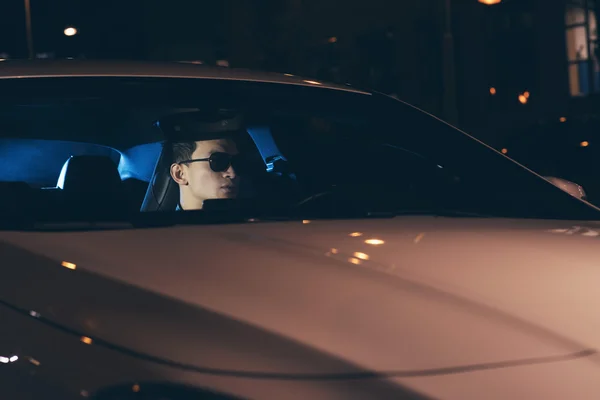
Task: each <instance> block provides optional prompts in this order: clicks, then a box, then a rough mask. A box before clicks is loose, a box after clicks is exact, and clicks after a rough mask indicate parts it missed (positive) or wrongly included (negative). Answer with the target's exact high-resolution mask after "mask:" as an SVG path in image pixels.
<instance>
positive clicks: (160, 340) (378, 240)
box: [0, 217, 600, 376]
mask: <svg viewBox="0 0 600 400" xmlns="http://www.w3.org/2000/svg"><path fill="white" fill-rule="evenodd" d="M596 229H598V231H597V230H596ZM599 232H600V227H599V226H598V225H597V224H595V223H589V224H586V225H585V226H582V225H581V223H578V224H576V223H572V222H565V221H524V220H520V221H518V220H499V219H481V220H479V219H453V218H435V217H398V218H393V219H382V220H352V221H301V222H300V221H299V222H285V223H282V222H277V223H271V222H264V223H263V222H257V223H248V224H239V225H204V226H179V227H168V228H155V229H128V230H112V231H108V230H107V231H87V232H2V233H0V240H1V241H2V243H1V244H0V246H1V247H2V251H1V254H2V255H3V262H2V263H1V266H0V270H1V271H2V275H3V279H2V285H3V288H2V291H1V292H0V300H1V301H2V302H4V303H5V304H7V305H10V306H13V307H17V308H19V309H20V310H24V311H27V312H31V315H32V316H36V317H40V318H43V319H46V320H47V321H49V322H51V323H53V324H57V325H59V326H60V327H62V328H64V329H69V330H71V331H73V332H77V333H79V334H81V335H84V336H86V337H89V338H90V341H91V340H94V341H97V342H99V343H104V344H107V345H110V346H113V347H116V348H120V349H123V350H124V351H129V352H132V353H134V354H137V355H140V356H144V357H154V358H156V359H159V360H163V361H168V362H172V363H175V364H177V365H182V366H187V367H190V368H199V369H202V368H206V369H210V370H211V371H238V372H239V371H241V372H245V373H256V374H312V375H313V376H314V375H319V374H325V375H326V374H344V373H348V374H352V373H356V372H357V371H365V370H368V371H375V372H377V373H389V374H393V373H397V372H399V371H404V373H409V374H410V373H414V374H417V375H418V374H419V373H423V374H428V373H431V371H440V370H452V369H458V370H461V369H462V370H468V369H470V368H471V369H472V368H478V367H481V368H485V367H486V366H490V365H510V363H515V364H520V363H523V362H546V361H548V362H550V361H552V360H557V359H561V357H569V356H578V355H581V354H585V353H586V352H588V351H590V349H595V348H598V347H600V338H598V335H597V332H598V331H599V330H600V317H598V314H597V312H596V311H595V309H594V307H591V305H593V304H597V303H598V302H599V301H600V291H599V290H598V282H600V247H599V246H598V241H599V240H600V233H599ZM592 351H593V350H592ZM307 354H308V356H307ZM311 354H312V355H311ZM323 354H325V355H327V356H328V357H327V359H323V357H321V358H319V357H318V356H317V355H323ZM411 371H413V372H411Z"/></svg>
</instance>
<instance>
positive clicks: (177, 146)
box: [163, 140, 196, 163]
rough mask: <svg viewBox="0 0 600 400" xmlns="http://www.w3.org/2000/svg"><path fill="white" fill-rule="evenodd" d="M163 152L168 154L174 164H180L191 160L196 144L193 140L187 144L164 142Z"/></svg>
mask: <svg viewBox="0 0 600 400" xmlns="http://www.w3.org/2000/svg"><path fill="white" fill-rule="evenodd" d="M163 148H164V151H165V152H168V153H170V154H169V155H170V158H171V160H172V161H173V162H174V163H180V162H182V161H187V160H189V159H191V158H192V154H194V151H196V142H195V141H193V140H190V141H187V142H170V141H167V142H165V144H164V146H163Z"/></svg>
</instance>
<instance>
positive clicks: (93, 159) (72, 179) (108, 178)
mask: <svg viewBox="0 0 600 400" xmlns="http://www.w3.org/2000/svg"><path fill="white" fill-rule="evenodd" d="M120 185H121V177H120V175H119V170H118V168H117V166H116V165H115V163H114V162H113V161H112V160H111V159H110V158H108V157H104V156H71V157H70V158H69V159H68V160H67V161H66V162H65V164H64V165H63V168H62V171H61V172H60V176H59V178H58V182H57V183H56V186H57V187H58V188H60V189H62V190H64V191H69V192H86V193H90V192H91V193H110V192H114V191H117V190H119V189H120Z"/></svg>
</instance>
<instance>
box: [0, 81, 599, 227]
mask: <svg viewBox="0 0 600 400" xmlns="http://www.w3.org/2000/svg"><path fill="white" fill-rule="evenodd" d="M0 86H3V87H4V89H6V90H4V91H2V93H14V94H15V95H11V96H7V95H3V96H0V102H1V103H2V104H3V107H2V111H1V112H0V118H2V120H3V123H4V126H5V127H7V129H5V130H4V131H1V132H0V154H8V153H10V148H11V146H16V145H18V144H19V143H25V142H27V143H34V142H35V141H40V140H43V141H45V143H50V144H51V145H50V146H47V147H46V148H45V150H44V152H42V153H43V154H39V158H38V160H39V161H40V162H41V163H42V164H43V163H46V164H47V165H48V166H50V165H56V166H59V165H60V166H62V167H61V168H63V170H64V171H62V172H64V174H65V179H64V187H63V185H61V187H56V188H55V189H56V190H53V191H39V190H37V191H35V190H34V191H33V192H31V193H30V196H31V198H32V203H31V204H32V206H31V207H32V210H38V209H40V210H43V212H44V213H46V215H45V218H49V217H50V218H51V219H52V218H54V219H59V220H60V219H61V218H70V217H69V215H71V216H72V215H73V213H75V214H77V215H79V216H80V217H82V216H86V215H87V214H90V213H91V214H94V213H97V212H99V211H101V214H102V215H104V216H111V215H116V214H119V215H122V214H127V213H129V214H130V213H131V212H138V211H143V212H145V213H146V214H149V215H152V214H155V213H154V212H155V211H177V210H178V211H189V210H204V211H206V212H208V211H209V210H212V209H215V207H216V209H220V210H222V209H225V210H228V207H230V206H231V205H232V204H234V203H235V204H238V203H239V202H240V201H242V200H253V201H254V203H255V204H268V205H269V207H270V209H272V210H273V211H272V213H273V214H274V215H275V214H277V216H279V217H294V218H296V217H299V216H301V212H312V213H317V215H318V216H319V217H323V218H334V217H347V216H350V217H362V216H368V215H370V213H371V212H375V211H377V212H387V213H390V214H394V213H395V212H405V211H414V212H419V211H421V212H436V211H439V210H443V211H456V212H460V213H476V214H483V215H490V216H498V217H511V218H560V219H595V218H596V212H597V210H596V209H594V208H592V207H590V206H589V205H587V204H585V203H583V202H580V201H579V200H577V199H574V198H572V197H571V196H569V195H568V194H566V193H564V192H563V191H561V190H559V189H557V188H555V187H554V186H553V185H552V184H550V183H549V182H547V181H545V180H543V179H541V178H540V177H538V176H536V175H535V174H533V173H531V172H529V171H527V170H526V169H525V168H523V167H522V166H520V165H518V164H516V163H514V162H512V161H511V160H509V159H508V158H506V157H504V156H503V155H501V154H500V153H498V152H496V151H494V150H493V149H491V148H489V147H487V146H485V145H484V144H482V143H480V142H478V141H476V140H474V139H473V138H472V137H470V136H468V135H466V134H464V133H463V132H460V131H458V130H456V129H454V128H452V127H450V126H448V125H447V124H445V123H443V122H441V121H439V120H437V119H436V118H434V117H432V116H430V115H427V114H425V113H423V112H421V111H419V110H416V109H414V108H413V107H411V106H408V105H406V104H404V103H401V102H399V101H396V100H393V99H391V98H387V97H383V96H378V95H372V94H365V93H358V92H353V91H344V90H331V89H323V88H319V87H314V88H307V87H301V86H294V85H276V84H266V83H257V82H238V81H213V80H195V79H155V78H152V79H149V78H145V79H144V78H137V79H132V78H130V79H124V78H70V79H66V78H64V79H42V78H40V79H35V80H20V81H18V82H17V81H14V82H11V81H10V80H8V81H4V82H0ZM9 89H10V90H9ZM17 89H18V90H17ZM33 105H35V107H33ZM40 127H44V129H40ZM8 128H10V129H8ZM23 141H25V142H23ZM72 143H78V145H77V146H79V147H77V146H75V147H74V145H72ZM81 146H83V147H81ZM82 148H85V149H86V150H85V151H83V150H81V149H82ZM100 149H102V150H100ZM107 149H108V150H107ZM11 154H12V157H13V158H15V157H16V158H15V160H14V161H16V163H17V164H18V165H19V166H20V168H19V170H20V172H19V173H17V172H16V171H17V169H15V170H14V171H15V172H10V170H9V169H7V170H5V176H3V177H0V179H1V180H2V181H11V182H14V181H21V182H25V183H26V184H28V185H29V186H30V187H31V188H32V189H37V187H36V184H34V181H36V179H37V178H36V179H33V180H32V179H29V178H26V177H25V175H27V174H25V175H23V173H22V172H23V171H28V173H30V174H34V172H35V171H38V170H39V167H37V166H36V165H41V164H39V163H38V164H36V163H29V162H28V161H27V157H26V156H25V153H23V155H22V156H21V155H19V154H17V153H11ZM5 160H6V162H7V163H9V162H8V161H9V157H8V156H7V157H5V159H4V160H3V161H5ZM67 160H71V161H69V162H68V163H67ZM50 169H51V168H48V170H49V171H50ZM52 171H53V172H52V173H49V174H48V176H50V175H52V176H53V175H55V174H56V172H57V171H54V169H52ZM37 180H39V179H37ZM45 180H48V181H49V182H50V181H52V180H53V179H46V178H45ZM38 186H39V185H38ZM15 198H17V197H15ZM217 203H218V204H220V205H219V206H216V205H215V204H217ZM24 204H25V203H24ZM35 205H41V206H40V207H38V208H36V207H35ZM205 205H207V207H204V206H205ZM233 207H234V208H235V207H237V206H235V205H234V206H233ZM269 207H267V208H269ZM207 210H208V211H207ZM124 211H127V213H124ZM35 212H41V211H35ZM91 214H90V215H91ZM184 214H185V213H184ZM87 218H91V217H87ZM178 218H184V219H185V216H184V217H178Z"/></svg>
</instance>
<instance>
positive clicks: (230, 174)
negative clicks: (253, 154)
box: [223, 165, 237, 179]
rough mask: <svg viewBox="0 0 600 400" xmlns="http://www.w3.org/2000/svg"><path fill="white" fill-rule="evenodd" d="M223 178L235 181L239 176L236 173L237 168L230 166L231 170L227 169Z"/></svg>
mask: <svg viewBox="0 0 600 400" xmlns="http://www.w3.org/2000/svg"><path fill="white" fill-rule="evenodd" d="M223 176H224V177H225V178H229V179H234V178H235V177H236V176H237V174H236V173H235V168H233V166H232V165H230V166H229V168H227V169H226V170H225V172H224V173H223Z"/></svg>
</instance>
